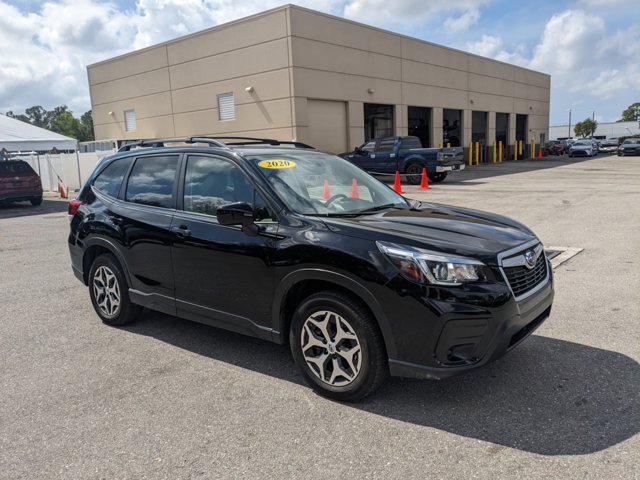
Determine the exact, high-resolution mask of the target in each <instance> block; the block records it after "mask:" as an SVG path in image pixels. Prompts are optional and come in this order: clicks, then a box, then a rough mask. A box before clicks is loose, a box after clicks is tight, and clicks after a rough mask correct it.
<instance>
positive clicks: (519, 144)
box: [518, 140, 522, 158]
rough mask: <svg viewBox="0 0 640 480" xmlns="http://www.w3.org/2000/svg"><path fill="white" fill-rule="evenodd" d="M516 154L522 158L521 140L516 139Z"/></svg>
mask: <svg viewBox="0 0 640 480" xmlns="http://www.w3.org/2000/svg"><path fill="white" fill-rule="evenodd" d="M518 155H520V158H522V140H518Z"/></svg>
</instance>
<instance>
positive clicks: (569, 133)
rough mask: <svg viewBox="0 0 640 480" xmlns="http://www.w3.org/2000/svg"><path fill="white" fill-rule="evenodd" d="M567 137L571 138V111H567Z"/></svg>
mask: <svg viewBox="0 0 640 480" xmlns="http://www.w3.org/2000/svg"><path fill="white" fill-rule="evenodd" d="M567 137H568V138H571V109H569V131H568V132H567Z"/></svg>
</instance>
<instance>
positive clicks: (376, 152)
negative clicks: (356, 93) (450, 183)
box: [338, 136, 464, 185]
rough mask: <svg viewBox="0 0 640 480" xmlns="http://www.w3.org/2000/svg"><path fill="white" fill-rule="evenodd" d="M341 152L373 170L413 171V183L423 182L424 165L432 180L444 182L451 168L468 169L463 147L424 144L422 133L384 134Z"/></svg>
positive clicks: (373, 171)
mask: <svg viewBox="0 0 640 480" xmlns="http://www.w3.org/2000/svg"><path fill="white" fill-rule="evenodd" d="M338 156H340V157H342V158H344V159H345V160H348V161H349V162H351V163H353V164H355V165H357V166H359V167H360V168H362V169H363V170H366V171H368V172H372V173H389V174H392V173H395V172H396V171H398V172H400V173H406V174H409V177H408V178H407V180H408V181H409V183H412V184H414V185H417V184H418V183H420V175H421V173H422V169H423V168H426V170H427V175H428V176H429V180H430V181H432V182H434V183H438V182H442V181H443V180H444V179H445V178H446V177H447V174H448V173H449V172H453V171H456V170H463V169H464V153H463V150H462V148H460V147H453V148H423V147H422V143H421V142H420V139H419V138H418V137H413V136H405V137H384V138H378V139H376V140H372V141H369V142H367V143H365V144H363V145H361V146H360V147H358V148H356V149H354V150H353V151H351V152H345V153H341V154H339V155H338Z"/></svg>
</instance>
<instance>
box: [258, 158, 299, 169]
mask: <svg viewBox="0 0 640 480" xmlns="http://www.w3.org/2000/svg"><path fill="white" fill-rule="evenodd" d="M258 165H259V166H261V167H262V168H293V167H295V166H296V162H293V161H291V160H284V159H281V158H274V159H271V160H262V161H261V162H258Z"/></svg>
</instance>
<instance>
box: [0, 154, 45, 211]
mask: <svg viewBox="0 0 640 480" xmlns="http://www.w3.org/2000/svg"><path fill="white" fill-rule="evenodd" d="M24 201H29V202H31V205H34V206H36V205H40V204H41V203H42V182H41V181H40V177H39V176H38V174H37V173H36V172H35V171H34V170H33V168H31V165H29V164H28V163H27V162H25V161H23V160H0V202H1V203H5V202H24Z"/></svg>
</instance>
